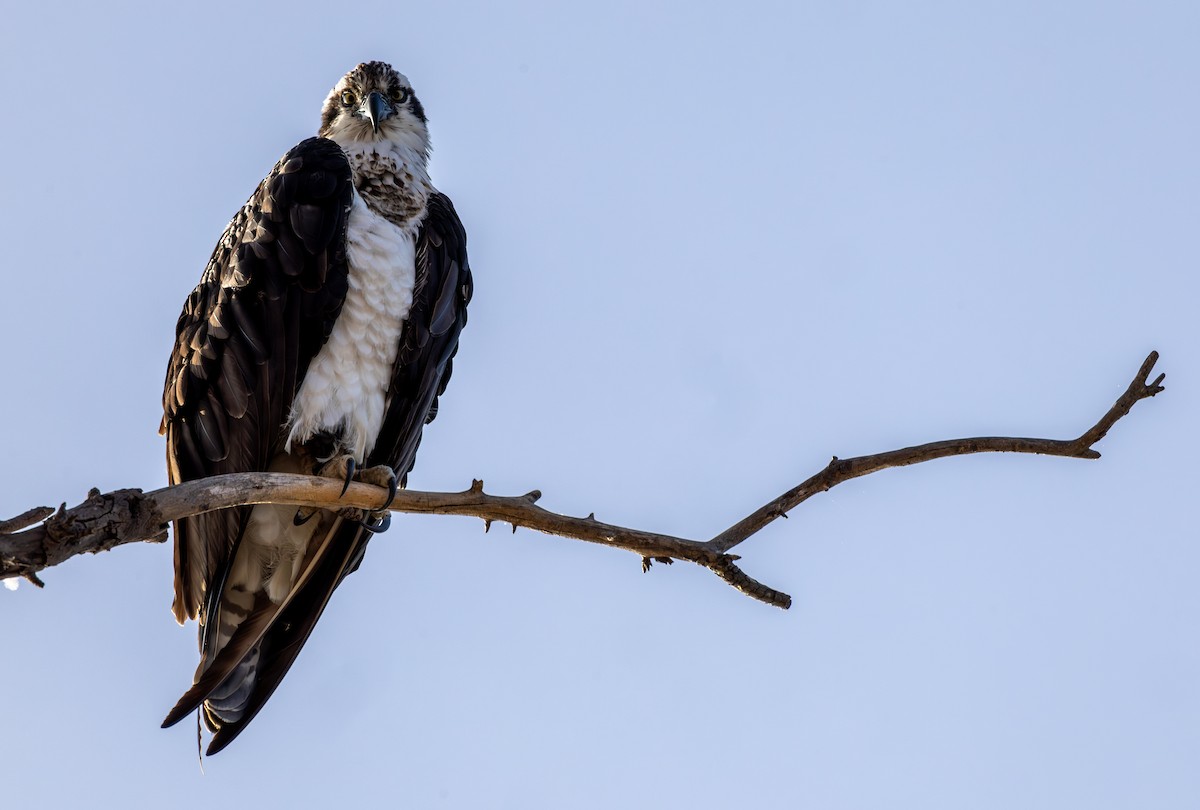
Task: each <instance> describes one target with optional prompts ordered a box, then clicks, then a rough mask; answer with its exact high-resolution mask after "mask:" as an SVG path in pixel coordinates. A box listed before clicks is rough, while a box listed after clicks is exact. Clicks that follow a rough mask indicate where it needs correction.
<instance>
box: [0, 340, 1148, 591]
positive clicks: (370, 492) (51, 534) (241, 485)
mask: <svg viewBox="0 0 1200 810" xmlns="http://www.w3.org/2000/svg"><path fill="white" fill-rule="evenodd" d="M1157 360H1158V353H1157V352H1151V354H1150V356H1149V357H1147V358H1146V361H1145V362H1144V363H1143V364H1142V367H1141V368H1140V369H1139V371H1138V376H1137V377H1135V378H1134V380H1133V382H1132V383H1130V385H1129V387H1128V389H1126V391H1125V393H1124V394H1122V395H1121V396H1120V397H1119V398H1118V399H1117V401H1116V403H1115V404H1114V405H1113V406H1112V407H1111V408H1109V410H1108V411H1107V412H1106V413H1105V414H1104V416H1102V417H1101V419H1100V421H1098V422H1097V423H1096V424H1095V425H1093V426H1092V427H1091V428H1089V429H1088V430H1087V431H1085V432H1084V433H1083V434H1082V435H1080V436H1079V438H1077V439H1073V440H1070V441H1063V440H1057V439H1023V438H1005V437H981V438H973V439H954V440H950V441H942V442H932V443H930V444H922V445H917V446H916V447H906V448H903V449H900V450H892V451H890V452H886V453H877V454H875V455H870V456H859V457H857V458H849V459H839V458H837V457H836V456H835V457H834V458H833V460H832V461H830V462H829V464H828V465H827V466H826V467H825V469H823V470H821V471H820V472H818V473H817V474H816V475H814V476H812V477H810V478H809V479H808V480H806V481H804V482H803V483H802V484H800V485H799V486H797V487H794V488H792V489H790V490H788V491H787V492H785V493H784V494H783V495H780V496H779V497H778V498H775V499H774V500H772V501H770V502H769V503H767V504H765V505H764V506H762V507H760V508H759V509H757V510H755V511H754V512H752V513H751V514H750V515H747V516H746V517H745V518H743V519H742V520H740V521H738V522H737V523H736V524H734V525H733V526H731V527H729V528H728V529H726V530H725V531H723V532H721V533H720V534H718V535H717V536H715V537H713V538H712V539H711V540H708V541H707V542H699V541H695V540H687V539H684V538H681V537H673V536H671V535H666V534H657V533H655V532H646V531H641V530H639V529H630V528H625V527H623V526H616V525H612V524H608V523H602V522H600V521H598V520H596V518H595V514H594V513H593V514H589V515H588V516H587V517H586V518H574V517H568V516H566V515H559V514H557V513H554V512H550V511H547V510H546V509H543V508H542V507H540V506H538V505H537V501H538V500H539V499H540V498H541V492H539V491H538V490H533V491H531V492H528V493H526V494H525V495H518V496H513V497H506V496H498V495H488V494H487V493H485V492H484V491H483V481H480V480H475V481H472V482H471V486H470V487H469V488H468V489H466V490H465V491H463V492H417V491H413V490H402V491H401V492H399V493H397V495H396V498H395V500H394V501H393V502H392V504H391V507H390V509H391V510H392V511H394V512H411V513H417V514H440V515H464V516H468V517H476V518H480V519H482V520H483V521H484V530H485V531H486V530H487V529H489V528H490V527H491V525H492V523H493V522H496V521H499V522H503V523H508V524H509V525H511V526H512V527H513V531H514V532H515V531H516V530H517V527H518V526H521V527H524V528H529V529H534V530H536V531H539V532H543V533H545V534H550V535H555V536H559V537H566V538H571V539H574V540H585V541H587V542H589V543H598V544H600V545H604V546H608V547H610V548H620V549H624V550H626V551H631V552H633V553H635V554H637V555H638V556H639V557H641V559H642V567H643V570H648V569H649V567H650V563H651V561H656V562H663V563H670V562H671V561H672V560H686V561H688V562H693V563H696V564H697V565H701V566H703V567H705V568H707V569H709V570H710V571H712V572H713V573H714V574H716V575H717V576H719V577H720V578H721V579H722V580H724V581H725V582H727V583H729V584H730V585H732V586H733V587H735V588H737V589H738V590H739V591H741V592H742V593H745V594H747V595H748V596H751V597H753V598H755V599H758V600H760V601H762V602H766V603H767V604H770V605H776V606H778V607H781V608H787V607H788V606H790V605H791V597H790V596H788V595H787V594H785V593H782V592H781V591H777V590H775V589H773V588H769V587H767V586H766V585H763V584H762V583H760V582H758V581H756V580H754V579H752V578H751V577H749V576H748V575H747V574H746V573H745V572H743V571H742V570H741V569H740V568H739V567H738V566H737V565H735V563H734V561H735V560H737V557H736V556H735V555H732V554H729V553H728V552H729V550H730V549H732V548H733V547H735V546H737V545H738V544H739V543H742V542H744V541H745V540H746V539H747V538H748V537H750V536H752V535H753V534H754V533H755V532H758V531H759V530H761V529H762V528H763V527H764V526H767V525H768V524H770V523H771V522H773V521H774V520H776V519H778V518H781V517H787V513H788V512H789V511H790V510H792V509H793V508H795V507H796V506H797V505H799V504H801V503H803V502H804V501H806V500H808V499H809V498H811V497H812V496H813V495H816V494H817V493H818V492H825V491H826V490H828V489H830V488H832V487H835V486H837V485H838V484H841V483H844V482H845V481H849V480H851V479H853V478H859V477H861V476H864V475H869V474H870V473H873V472H878V471H879V470H884V469H887V468H889V467H902V466H906V465H909V464H919V463H921V462H923V461H932V460H933V459H938V458H946V457H948V456H959V455H967V454H970V453H995V452H1004V453H1039V454H1043V455H1055V456H1067V457H1070V458H1084V459H1095V458H1099V457H1100V454H1099V453H1098V452H1096V451H1095V450H1094V449H1093V448H1092V445H1094V444H1095V443H1096V442H1098V441H1099V440H1100V439H1102V438H1103V437H1104V436H1105V434H1106V433H1107V432H1108V431H1109V429H1110V428H1112V426H1113V425H1114V424H1116V422H1117V421H1118V420H1119V419H1121V418H1122V417H1124V416H1125V415H1126V414H1128V413H1129V411H1130V410H1131V409H1132V408H1133V406H1134V405H1135V404H1136V403H1137V402H1139V401H1141V400H1143V399H1146V398H1148V397H1152V396H1154V395H1155V394H1157V393H1159V392H1160V391H1162V390H1163V387H1162V382H1163V379H1164V377H1165V375H1162V374H1160V375H1159V376H1158V377H1157V378H1156V379H1155V380H1154V381H1153V382H1147V379H1148V378H1149V375H1150V372H1151V371H1152V370H1153V368H1154V364H1155V362H1156V361H1157ZM341 489H342V483H341V482H340V481H335V480H333V479H330V478H323V477H319V476H305V475H286V474H283V473H234V474H231V475H219V476H213V477H211V478H204V479H200V480H196V481H189V482H186V483H183V484H179V485H177V486H173V487H166V488H163V489H159V490H155V491H153V492H149V493H143V492H142V491H141V490H136V489H127V490H118V491H115V492H110V493H105V494H101V493H100V492H98V491H96V490H92V492H90V493H89V494H88V500H87V501H85V502H84V503H82V504H80V505H79V506H76V507H74V508H72V509H66V508H65V505H64V507H63V508H62V509H60V510H59V511H58V513H57V514H52V513H53V512H54V510H52V509H49V508H48V507H39V508H37V509H30V510H28V511H26V512H24V513H23V514H21V515H18V516H17V517H15V518H12V519H10V520H6V521H3V522H0V579H4V578H7V577H12V576H23V577H25V578H27V579H29V580H30V581H31V582H34V583H35V584H37V585H39V586H40V584H41V581H40V580H39V579H38V578H37V576H36V573H37V572H38V571H41V570H42V569H45V568H49V567H51V566H53V565H57V564H58V563H60V562H62V561H64V560H66V559H68V558H70V557H72V556H75V555H76V554H80V553H83V552H85V551H88V552H97V551H105V550H107V549H110V548H113V547H115V546H118V545H121V544H124V543H134V542H144V541H149V542H161V541H162V540H165V539H166V524H167V523H168V522H170V521H173V520H178V519H179V518H183V517H189V516H192V515H199V514H202V513H204V512H211V511H213V510H216V509H228V508H231V507H235V506H246V505H251V504H260V503H275V504H288V505H291V506H315V507H328V508H343V507H355V508H359V509H371V510H375V509H379V508H380V507H381V506H382V504H384V503H385V502H386V501H387V491H386V490H385V489H383V488H381V487H375V486H371V485H369V484H361V483H353V484H351V485H350V486H349V488H347V490H346V492H345V494H344V495H342V494H341ZM39 520H44V523H42V525H40V526H34V527H33V528H27V527H29V526H31V525H32V524H34V523H36V522H38V521H39ZM22 529H23V531H22Z"/></svg>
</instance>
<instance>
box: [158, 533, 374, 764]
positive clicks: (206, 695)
mask: <svg viewBox="0 0 1200 810" xmlns="http://www.w3.org/2000/svg"><path fill="white" fill-rule="evenodd" d="M322 529H323V535H324V536H323V539H322V541H321V542H320V543H319V544H317V547H316V549H315V550H313V551H312V552H311V553H310V554H309V555H307V556H308V560H307V563H306V565H305V567H304V570H303V572H302V573H301V574H300V576H299V577H298V578H297V580H296V583H295V585H294V586H293V587H292V588H291V590H290V592H289V593H288V595H287V597H286V598H285V599H284V600H283V601H282V602H281V603H280V604H278V605H275V604H274V603H272V602H271V601H270V600H269V599H268V598H267V596H266V593H265V592H262V591H260V592H258V593H257V594H255V595H254V599H253V605H252V606H251V605H245V604H242V603H243V602H245V596H246V594H245V593H238V594H236V595H235V594H234V593H232V592H231V593H230V594H228V596H231V597H233V598H232V600H229V599H226V598H222V599H221V600H220V602H221V610H220V611H217V612H216V614H215V615H213V616H211V623H210V625H209V628H210V629H211V630H212V631H213V632H212V633H211V635H210V636H209V637H208V644H207V645H206V646H208V647H209V649H206V650H205V651H204V653H203V658H204V660H202V661H201V665H200V669H199V671H197V673H196V682H195V684H194V685H193V686H192V688H191V689H189V690H188V691H187V692H186V693H185V694H184V695H183V697H181V698H180V699H179V702H178V703H177V704H176V705H175V707H174V708H173V709H172V710H171V711H170V712H169V713H168V714H167V717H166V719H165V720H164V721H163V727H164V728H166V727H167V726H171V725H174V724H175V723H177V722H179V721H180V720H182V719H183V718H184V717H186V716H187V715H189V714H191V713H192V712H193V711H195V710H197V709H199V708H202V716H203V719H204V723H205V725H206V726H207V727H208V729H209V730H210V731H212V732H213V738H212V741H211V742H210V744H209V747H208V751H207V753H208V754H210V755H211V754H215V753H217V752H218V751H220V750H221V749H222V748H224V747H225V746H226V745H228V744H229V743H230V742H232V741H233V740H234V738H236V737H237V736H238V735H239V734H240V733H241V732H242V730H243V729H244V728H245V727H246V726H247V725H248V724H249V723H250V721H251V720H253V719H254V716H255V715H256V714H257V713H258V711H259V710H260V709H261V708H262V706H263V704H265V703H266V702H267V699H268V698H270V696H271V695H272V694H273V693H274V691H275V689H276V687H277V686H278V685H279V682H280V681H281V680H282V679H283V676H284V675H286V674H287V672H288V670H289V669H290V668H291V665H292V663H293V662H294V661H295V659H296V656H297V655H298V654H299V652H300V650H301V648H302V647H303V646H304V643H305V642H306V641H307V640H308V637H309V635H310V634H311V633H312V629H313V627H314V626H315V625H316V623H317V619H319V618H320V616H321V614H322V612H324V610H325V606H326V604H328V602H329V598H330V596H331V595H332V594H333V591H334V590H335V589H336V588H337V586H338V584H339V583H340V582H341V580H342V579H343V578H344V577H345V575H346V574H347V573H348V571H349V569H350V568H351V567H352V566H353V565H354V564H355V563H356V562H357V561H358V560H359V559H361V557H362V552H363V548H364V546H365V545H366V543H367V541H368V540H369V539H370V534H369V533H368V532H365V531H363V530H362V528H361V527H360V526H358V525H357V524H354V523H345V522H344V521H343V520H342V519H341V518H334V519H333V520H332V522H331V523H330V525H329V526H328V528H327V529H326V528H324V527H322ZM318 536H319V535H318Z"/></svg>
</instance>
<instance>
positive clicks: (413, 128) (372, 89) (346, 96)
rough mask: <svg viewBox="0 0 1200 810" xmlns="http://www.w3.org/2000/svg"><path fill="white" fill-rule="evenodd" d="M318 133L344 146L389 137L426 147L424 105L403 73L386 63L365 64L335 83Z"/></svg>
mask: <svg viewBox="0 0 1200 810" xmlns="http://www.w3.org/2000/svg"><path fill="white" fill-rule="evenodd" d="M318 134H319V135H321V137H323V138H330V139H331V140H334V141H337V142H338V143H339V144H341V145H342V146H343V147H347V146H349V145H351V144H370V143H381V142H384V141H391V142H392V143H394V144H396V145H397V146H409V147H412V148H415V149H418V150H419V151H421V152H423V153H427V152H428V151H429V130H428V129H427V128H426V126H425V109H424V108H423V107H422V106H421V102H420V101H418V100H417V97H416V95H414V94H413V91H412V84H410V83H409V81H408V79H407V78H406V77H405V76H404V74H403V73H398V72H397V71H396V70H395V69H393V68H392V66H391V65H389V64H387V63H386V62H363V63H362V64H361V65H359V66H358V67H356V68H354V70H352V71H350V72H349V73H347V74H346V75H345V76H343V77H342V79H341V81H339V82H338V83H337V84H336V85H334V88H333V89H332V90H330V91H329V96H328V98H326V99H325V106H324V107H323V108H322V110H321V129H320V131H319V133H318Z"/></svg>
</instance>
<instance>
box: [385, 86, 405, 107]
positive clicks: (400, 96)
mask: <svg viewBox="0 0 1200 810" xmlns="http://www.w3.org/2000/svg"><path fill="white" fill-rule="evenodd" d="M389 95H391V97H392V102H393V103H395V104H400V103H401V102H403V101H404V100H405V99H407V98H408V91H407V90H405V89H404V88H403V87H396V88H393V89H392V92H391V93H390V94H389Z"/></svg>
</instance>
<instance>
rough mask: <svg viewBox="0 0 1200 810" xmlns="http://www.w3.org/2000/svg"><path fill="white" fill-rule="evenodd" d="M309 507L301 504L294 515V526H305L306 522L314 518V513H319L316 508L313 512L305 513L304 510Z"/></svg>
mask: <svg viewBox="0 0 1200 810" xmlns="http://www.w3.org/2000/svg"><path fill="white" fill-rule="evenodd" d="M307 508H308V507H305V506H301V507H300V508H299V509H297V510H296V514H294V515H292V525H293V526H303V525H304V524H305V523H308V522H309V521H310V520H312V519H313V515H315V514H316V513H317V510H316V509H314V510H312V511H311V512H309V513H308V514H307V515H305V514H304V510H305V509H307Z"/></svg>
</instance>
